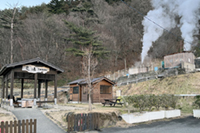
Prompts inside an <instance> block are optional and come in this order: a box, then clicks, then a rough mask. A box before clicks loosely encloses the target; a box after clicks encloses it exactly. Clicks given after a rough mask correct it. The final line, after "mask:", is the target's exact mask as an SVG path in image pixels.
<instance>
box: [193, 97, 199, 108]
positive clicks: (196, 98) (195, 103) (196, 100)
mask: <svg viewBox="0 0 200 133" xmlns="http://www.w3.org/2000/svg"><path fill="white" fill-rule="evenodd" d="M194 99H195V101H194V103H193V106H195V107H197V108H200V95H197V96H195V97H194Z"/></svg>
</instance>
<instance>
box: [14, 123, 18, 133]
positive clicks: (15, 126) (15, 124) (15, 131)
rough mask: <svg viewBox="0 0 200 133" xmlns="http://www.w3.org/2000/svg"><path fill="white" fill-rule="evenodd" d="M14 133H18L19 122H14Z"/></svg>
mask: <svg viewBox="0 0 200 133" xmlns="http://www.w3.org/2000/svg"><path fill="white" fill-rule="evenodd" d="M14 133H17V121H14Z"/></svg>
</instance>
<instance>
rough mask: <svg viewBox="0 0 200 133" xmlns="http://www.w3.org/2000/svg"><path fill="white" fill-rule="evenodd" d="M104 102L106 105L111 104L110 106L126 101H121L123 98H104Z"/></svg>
mask: <svg viewBox="0 0 200 133" xmlns="http://www.w3.org/2000/svg"><path fill="white" fill-rule="evenodd" d="M102 104H103V105H104V106H105V105H106V104H108V105H110V106H112V105H113V106H114V107H115V105H116V104H119V105H121V106H122V105H123V104H124V103H122V102H121V99H104V102H102Z"/></svg>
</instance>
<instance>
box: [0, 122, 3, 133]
mask: <svg viewBox="0 0 200 133" xmlns="http://www.w3.org/2000/svg"><path fill="white" fill-rule="evenodd" d="M1 133H4V122H1Z"/></svg>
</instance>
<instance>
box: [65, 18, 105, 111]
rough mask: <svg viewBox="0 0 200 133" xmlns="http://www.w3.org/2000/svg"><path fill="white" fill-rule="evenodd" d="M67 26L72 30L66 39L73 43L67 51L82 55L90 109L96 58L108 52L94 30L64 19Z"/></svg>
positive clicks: (96, 63) (90, 107)
mask: <svg viewBox="0 0 200 133" xmlns="http://www.w3.org/2000/svg"><path fill="white" fill-rule="evenodd" d="M65 23H66V25H67V27H68V28H69V29H70V30H71V31H72V34H71V35H70V38H67V39H66V40H68V41H70V42H72V43H73V44H74V47H73V48H69V49H67V51H69V52H72V53H73V54H74V55H75V56H81V57H82V61H81V64H82V73H83V77H84V79H85V81H86V82H87V85H88V94H89V108H88V110H89V111H91V110H92V104H91V93H92V90H93V86H92V83H91V80H92V79H93V78H94V77H93V76H94V73H95V69H96V66H97V65H98V58H100V57H103V56H104V55H105V54H107V53H108V51H106V50H105V49H104V48H103V47H102V44H101V42H100V41H99V38H98V36H95V32H94V31H91V30H90V29H86V28H84V27H78V26H76V25H74V24H72V23H69V22H67V21H65Z"/></svg>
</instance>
